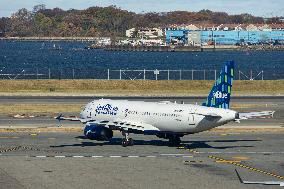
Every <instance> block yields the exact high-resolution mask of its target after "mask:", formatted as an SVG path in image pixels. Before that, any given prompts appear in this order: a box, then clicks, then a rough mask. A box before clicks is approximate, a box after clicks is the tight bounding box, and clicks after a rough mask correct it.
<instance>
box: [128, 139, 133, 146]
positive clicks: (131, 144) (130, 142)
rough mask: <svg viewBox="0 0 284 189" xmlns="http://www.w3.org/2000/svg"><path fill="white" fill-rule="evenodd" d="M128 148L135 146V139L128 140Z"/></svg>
mask: <svg viewBox="0 0 284 189" xmlns="http://www.w3.org/2000/svg"><path fill="white" fill-rule="evenodd" d="M128 143H129V144H128V146H133V144H134V142H133V139H132V138H129V139H128Z"/></svg>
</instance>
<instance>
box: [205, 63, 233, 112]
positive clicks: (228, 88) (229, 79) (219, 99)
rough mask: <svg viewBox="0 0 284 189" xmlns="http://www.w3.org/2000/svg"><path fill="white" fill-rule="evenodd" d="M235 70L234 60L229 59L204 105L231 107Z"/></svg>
mask: <svg viewBox="0 0 284 189" xmlns="http://www.w3.org/2000/svg"><path fill="white" fill-rule="evenodd" d="M234 72H235V71H234V61H227V62H226V63H225V65H224V67H223V68H222V70H221V72H220V75H219V77H218V78H217V80H216V82H215V84H214V86H213V87H212V89H211V91H210V93H209V95H208V97H207V100H206V102H204V103H203V104H202V106H207V107H214V108H224V109H228V108H229V107H230V97H231V92H232V84H233V78H234Z"/></svg>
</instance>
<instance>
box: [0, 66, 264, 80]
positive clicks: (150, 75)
mask: <svg viewBox="0 0 284 189" xmlns="http://www.w3.org/2000/svg"><path fill="white" fill-rule="evenodd" d="M236 73H238V75H237V74H236V75H235V78H236V79H239V80H264V72H263V71H258V72H255V71H252V70H250V71H249V73H247V72H244V71H241V70H238V71H237V72H236ZM218 75H219V70H158V69H153V70H146V69H140V70H125V69H120V70H111V69H86V68H84V69H75V68H64V69H51V68H44V69H38V68H36V69H16V70H15V69H13V70H8V69H2V70H0V79H11V80H16V79H101V80H216V77H218Z"/></svg>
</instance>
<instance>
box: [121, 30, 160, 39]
mask: <svg viewBox="0 0 284 189" xmlns="http://www.w3.org/2000/svg"><path fill="white" fill-rule="evenodd" d="M163 35H164V32H163V29H161V28H139V29H136V28H131V29H128V30H126V32H125V36H126V37H140V38H150V39H153V38H158V37H162V36H163Z"/></svg>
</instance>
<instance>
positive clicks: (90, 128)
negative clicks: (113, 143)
mask: <svg viewBox="0 0 284 189" xmlns="http://www.w3.org/2000/svg"><path fill="white" fill-rule="evenodd" d="M84 135H85V136H86V137H87V138H88V139H90V140H98V141H108V140H110V139H111V138H112V137H113V132H112V130H110V129H109V128H106V127H104V126H100V125H97V124H88V125H86V127H85V129H84Z"/></svg>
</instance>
